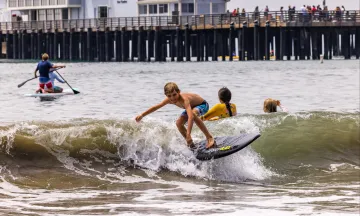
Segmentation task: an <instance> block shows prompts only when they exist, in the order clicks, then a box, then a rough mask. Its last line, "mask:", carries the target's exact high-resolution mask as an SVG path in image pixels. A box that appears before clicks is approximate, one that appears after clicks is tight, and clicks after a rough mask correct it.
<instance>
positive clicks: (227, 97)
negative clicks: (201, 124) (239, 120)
mask: <svg viewBox="0 0 360 216" xmlns="http://www.w3.org/2000/svg"><path fill="white" fill-rule="evenodd" d="M218 96H219V101H220V103H218V104H215V105H214V106H213V107H212V108H211V109H210V110H209V111H208V112H207V113H206V114H205V115H203V116H200V119H201V120H203V121H215V120H219V119H222V118H227V117H232V116H236V114H237V113H236V105H235V104H233V103H230V101H231V91H230V90H229V89H228V88H226V87H223V88H221V89H220V90H219V92H218Z"/></svg>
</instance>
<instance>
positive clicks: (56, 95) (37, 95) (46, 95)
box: [24, 88, 79, 98]
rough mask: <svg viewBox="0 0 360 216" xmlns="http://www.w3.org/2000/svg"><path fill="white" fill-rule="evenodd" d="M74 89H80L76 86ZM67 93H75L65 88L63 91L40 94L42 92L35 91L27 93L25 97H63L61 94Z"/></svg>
mask: <svg viewBox="0 0 360 216" xmlns="http://www.w3.org/2000/svg"><path fill="white" fill-rule="evenodd" d="M74 90H76V91H79V89H77V88H74ZM65 95H74V92H73V90H71V89H64V91H63V92H61V93H45V94H40V93H37V94H36V93H34V94H25V95H24V96H25V97H39V98H55V97H61V96H65Z"/></svg>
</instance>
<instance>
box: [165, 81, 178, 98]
mask: <svg viewBox="0 0 360 216" xmlns="http://www.w3.org/2000/svg"><path fill="white" fill-rule="evenodd" d="M173 91H176V92H177V93H179V92H180V89H179V87H178V86H177V85H176V83H174V82H168V83H166V84H165V86H164V94H165V95H167V94H170V93H171V92H173Z"/></svg>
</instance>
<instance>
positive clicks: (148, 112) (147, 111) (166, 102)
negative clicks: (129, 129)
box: [135, 98, 170, 122]
mask: <svg viewBox="0 0 360 216" xmlns="http://www.w3.org/2000/svg"><path fill="white" fill-rule="evenodd" d="M169 102H170V100H169V99H168V98H165V99H164V100H163V101H162V102H161V103H159V104H157V105H155V106H152V107H150V108H149V109H148V110H146V111H145V112H143V113H142V114H140V115H138V116H136V118H135V120H136V121H137V122H140V121H141V119H142V118H144V117H145V116H147V115H149V114H150V113H152V112H155V111H156V110H158V109H160V108H161V107H163V106H165V105H166V104H169Z"/></svg>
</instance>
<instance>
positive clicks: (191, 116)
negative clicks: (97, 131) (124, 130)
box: [135, 82, 215, 148]
mask: <svg viewBox="0 0 360 216" xmlns="http://www.w3.org/2000/svg"><path fill="white" fill-rule="evenodd" d="M164 93H165V95H166V98H165V99H164V100H163V101H162V102H161V103H159V104H157V105H155V106H152V107H150V108H149V109H148V110H146V111H145V112H144V113H142V114H140V115H138V116H136V118H135V120H136V121H137V122H140V121H141V119H142V118H143V117H145V116H147V115H149V114H150V113H152V112H155V111H156V110H158V109H160V108H161V107H163V106H165V105H167V104H173V105H175V106H178V107H179V108H182V109H185V110H184V111H183V112H182V113H181V115H180V117H179V118H178V120H177V121H176V126H177V128H178V130H179V131H180V133H181V135H182V136H183V137H184V138H185V139H186V142H187V145H188V147H190V148H194V147H195V146H194V143H193V140H192V138H191V130H192V127H193V124H194V122H195V124H196V125H197V126H198V127H199V128H200V130H201V131H202V132H203V133H204V135H205V136H206V139H207V144H206V148H211V147H213V146H215V140H214V138H213V137H212V135H211V134H210V133H209V131H208V130H207V128H206V126H205V124H204V123H203V121H201V119H200V118H199V117H198V116H200V115H204V114H205V113H206V112H207V111H208V110H209V104H208V103H207V102H206V101H205V100H204V99H203V98H202V97H200V96H199V95H197V94H193V93H181V92H180V89H179V87H178V86H177V85H176V83H173V82H169V83H167V84H166V85H165V86H164ZM186 122H188V125H187V129H186V128H185V126H184V125H185V123H186Z"/></svg>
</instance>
